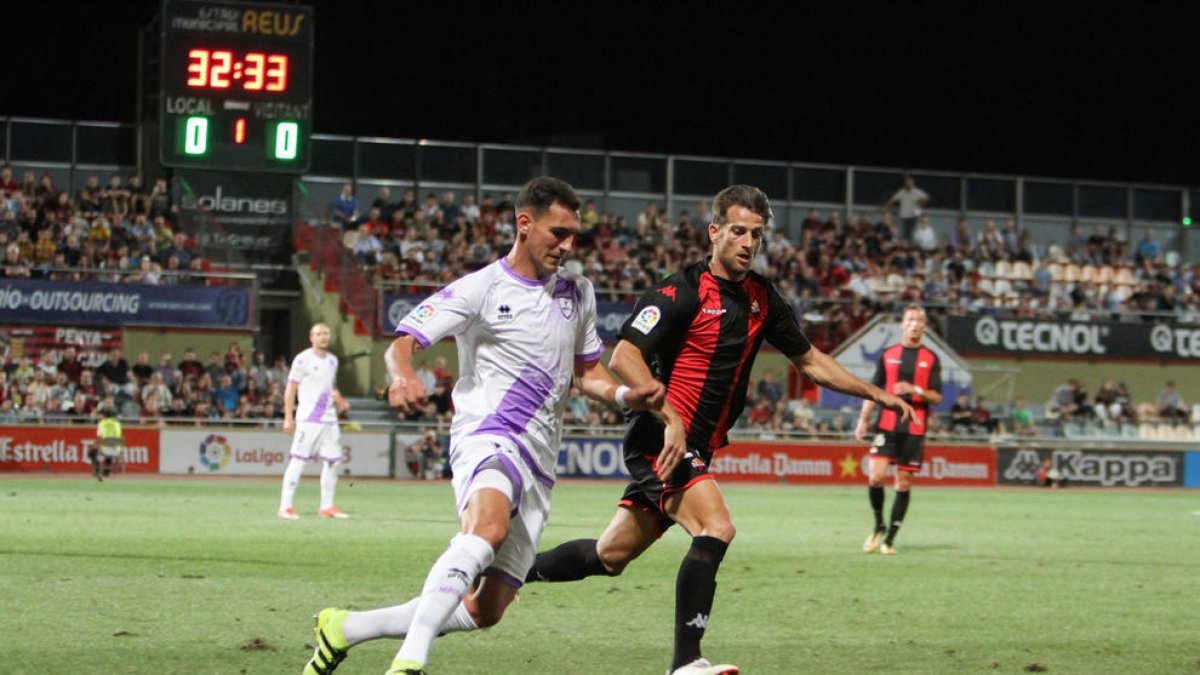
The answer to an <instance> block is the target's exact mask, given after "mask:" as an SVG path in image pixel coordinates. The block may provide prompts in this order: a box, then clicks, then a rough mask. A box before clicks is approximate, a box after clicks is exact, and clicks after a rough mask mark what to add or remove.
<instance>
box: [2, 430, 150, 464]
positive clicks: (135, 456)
mask: <svg viewBox="0 0 1200 675" xmlns="http://www.w3.org/2000/svg"><path fill="white" fill-rule="evenodd" d="M124 436H125V470H126V471H130V472H137V473H158V430H157V429H125V433H124ZM96 442H97V438H96V427H94V426H77V427H40V426H12V427H0V471H71V472H82V471H91V470H92V465H91V462H90V461H89V460H88V450H91V449H92V448H94V447H96Z"/></svg>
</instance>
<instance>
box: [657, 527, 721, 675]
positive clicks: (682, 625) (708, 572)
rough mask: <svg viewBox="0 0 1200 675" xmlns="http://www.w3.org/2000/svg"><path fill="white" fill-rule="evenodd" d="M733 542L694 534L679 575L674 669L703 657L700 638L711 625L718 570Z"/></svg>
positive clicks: (676, 587) (672, 665)
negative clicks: (709, 620)
mask: <svg viewBox="0 0 1200 675" xmlns="http://www.w3.org/2000/svg"><path fill="white" fill-rule="evenodd" d="M728 548H729V544H726V543H725V542H723V541H721V540H720V539H717V538H716V537H693V538H692V547H691V548H690V549H688V552H687V555H685V556H684V557H683V562H682V563H680V565H679V576H677V577H676V578H675V657H674V661H672V662H671V670H675V669H676V668H678V667H680V666H682V665H684V664H686V663H691V662H692V661H695V660H696V659H698V658H700V640H701V639H703V638H704V629H705V628H707V627H708V616H709V614H710V613H711V612H712V605H713V596H715V595H716V593H717V569H718V568H719V567H720V566H721V560H723V559H724V558H725V551H726V550H727V549H728Z"/></svg>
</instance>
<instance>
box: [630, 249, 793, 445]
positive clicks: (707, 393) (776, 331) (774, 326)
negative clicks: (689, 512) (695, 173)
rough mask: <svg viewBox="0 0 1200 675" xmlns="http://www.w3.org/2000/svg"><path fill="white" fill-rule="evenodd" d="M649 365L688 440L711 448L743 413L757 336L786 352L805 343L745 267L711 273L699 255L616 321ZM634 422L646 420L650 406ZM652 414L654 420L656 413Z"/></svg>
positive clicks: (784, 306) (774, 296) (768, 289)
mask: <svg viewBox="0 0 1200 675" xmlns="http://www.w3.org/2000/svg"><path fill="white" fill-rule="evenodd" d="M621 338H622V339H624V340H628V341H629V342H631V343H633V345H635V346H636V347H637V348H638V349H640V350H641V352H642V355H643V357H644V358H645V359H646V363H647V365H648V366H649V367H650V372H651V373H653V374H654V376H655V377H656V378H657V379H658V380H659V381H661V382H663V383H665V384H666V385H667V400H668V401H669V402H670V403H671V407H673V408H675V410H677V411H678V412H679V415H680V416H681V417H682V418H683V424H684V428H685V429H686V430H687V445H688V447H689V448H692V449H694V450H702V451H704V452H705V453H708V454H711V452H712V451H713V450H716V449H717V448H720V447H722V446H724V445H726V443H727V440H726V433H727V432H728V431H729V428H730V427H731V426H733V424H734V422H736V421H737V419H738V417H739V416H740V415H741V414H742V408H743V407H744V406H745V404H746V388H747V386H748V384H749V382H750V371H751V369H752V368H753V366H754V357H755V356H756V355H757V354H758V349H759V347H760V346H761V345H762V342H763V340H764V339H765V340H767V341H768V342H770V343H771V344H772V345H773V346H774V347H775V348H776V349H778V350H779V351H781V352H783V354H784V355H786V356H788V357H792V356H798V355H802V354H805V353H807V352H808V350H809V349H810V348H811V345H810V344H809V342H808V339H807V338H805V337H804V334H803V333H801V332H800V327H799V326H798V325H797V324H796V317H795V313H794V312H793V311H792V308H791V306H790V305H788V303H787V301H786V300H784V299H783V296H781V295H780V294H779V291H778V290H776V289H775V287H774V286H772V285H771V283H770V282H769V281H767V280H766V279H764V278H763V277H762V276H761V275H759V274H757V273H755V272H750V273H749V274H748V275H746V277H745V278H744V279H742V280H741V281H730V280H728V279H722V278H720V277H718V276H715V275H714V274H713V273H712V272H710V271H709V268H708V260H707V259H706V260H704V261H701V262H698V263H695V264H693V265H689V266H688V267H686V268H684V269H682V270H680V271H679V272H676V273H675V274H672V275H671V276H669V277H667V278H666V279H665V280H663V281H662V282H660V283H659V284H658V286H657V287H655V288H653V289H651V290H650V291H647V292H646V293H645V294H644V295H643V296H642V297H641V299H639V300H638V303H637V306H636V307H634V311H633V314H632V315H631V316H630V317H629V319H627V320H626V321H625V324H624V325H623V326H622V327H621ZM633 419H634V424H635V425H636V424H646V423H650V420H654V419H655V418H653V417H652V416H651V415H650V414H649V413H645V412H641V413H636V414H635V415H634V418H633ZM655 421H656V420H655Z"/></svg>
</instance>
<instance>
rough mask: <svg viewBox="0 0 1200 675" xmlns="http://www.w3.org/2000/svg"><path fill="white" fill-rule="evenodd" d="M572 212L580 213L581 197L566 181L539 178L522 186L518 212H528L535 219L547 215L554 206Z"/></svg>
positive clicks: (518, 198) (518, 199)
mask: <svg viewBox="0 0 1200 675" xmlns="http://www.w3.org/2000/svg"><path fill="white" fill-rule="evenodd" d="M556 203H557V204H560V205H561V206H563V207H564V208H566V209H568V210H570V211H579V207H580V201H579V195H577V194H575V188H573V187H571V185H570V184H569V183H567V182H566V181H565V180H560V179H558V178H553V177H551V176H539V177H537V178H534V179H532V180H530V181H529V182H528V183H526V184H525V185H523V186H521V192H520V193H519V194H518V195H517V204H516V206H517V211H528V212H529V213H530V215H532V216H534V217H535V218H536V217H538V216H540V215H542V214H543V213H545V212H546V211H547V210H548V209H549V208H550V207H551V206H553V205H554V204H556Z"/></svg>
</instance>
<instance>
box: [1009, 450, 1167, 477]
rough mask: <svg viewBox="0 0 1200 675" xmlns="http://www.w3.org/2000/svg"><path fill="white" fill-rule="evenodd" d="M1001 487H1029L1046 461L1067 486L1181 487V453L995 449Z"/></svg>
mask: <svg viewBox="0 0 1200 675" xmlns="http://www.w3.org/2000/svg"><path fill="white" fill-rule="evenodd" d="M997 452H998V454H999V456H998V464H997V472H998V474H999V475H998V479H999V483H1000V484H1001V485H1030V484H1032V483H1033V482H1034V481H1035V480H1036V479H1037V474H1038V470H1039V469H1041V467H1042V462H1044V461H1045V460H1046V458H1049V459H1050V462H1051V465H1052V466H1053V467H1054V468H1055V469H1058V471H1059V473H1061V474H1062V476H1063V478H1065V479H1066V481H1067V485H1091V486H1102V487H1175V486H1179V485H1183V484H1184V481H1183V476H1184V466H1183V462H1184V455H1185V454H1187V453H1183V452H1166V451H1159V452H1146V451H1141V452H1139V451H1125V450H1091V449H1087V450H1085V449H1058V450H1049V449H1042V448H999V449H998V450H997Z"/></svg>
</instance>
